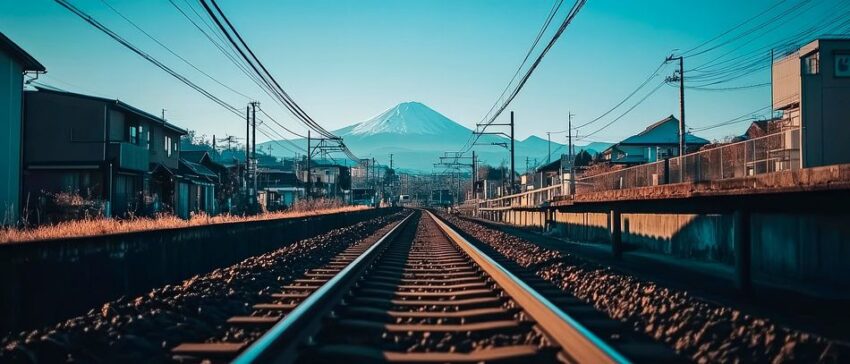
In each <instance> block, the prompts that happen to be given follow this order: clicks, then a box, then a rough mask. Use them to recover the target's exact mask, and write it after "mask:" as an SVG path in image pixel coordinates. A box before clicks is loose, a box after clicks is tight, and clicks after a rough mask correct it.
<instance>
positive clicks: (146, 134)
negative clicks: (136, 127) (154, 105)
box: [145, 129, 153, 150]
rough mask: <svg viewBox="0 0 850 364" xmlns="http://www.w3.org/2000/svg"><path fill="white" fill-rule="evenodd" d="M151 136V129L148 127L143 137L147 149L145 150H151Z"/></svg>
mask: <svg viewBox="0 0 850 364" xmlns="http://www.w3.org/2000/svg"><path fill="white" fill-rule="evenodd" d="M152 136H153V130H150V129H149V130H148V132H147V133H145V139H146V140H145V149H147V150H151V146H152V145H151V138H152Z"/></svg>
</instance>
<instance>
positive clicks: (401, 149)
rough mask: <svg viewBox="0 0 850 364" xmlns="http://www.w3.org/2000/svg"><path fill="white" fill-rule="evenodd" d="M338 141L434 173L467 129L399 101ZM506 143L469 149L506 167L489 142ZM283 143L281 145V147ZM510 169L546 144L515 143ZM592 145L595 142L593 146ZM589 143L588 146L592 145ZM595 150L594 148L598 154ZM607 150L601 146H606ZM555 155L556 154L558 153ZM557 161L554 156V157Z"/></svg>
mask: <svg viewBox="0 0 850 364" xmlns="http://www.w3.org/2000/svg"><path fill="white" fill-rule="evenodd" d="M333 133H334V134H336V135H338V136H340V137H342V138H343V139H344V140H345V144H346V145H347V146H348V147H349V148H350V149H351V150H352V151H353V152H354V153H355V154H357V155H358V156H359V157H361V158H367V157H369V158H371V157H374V158H375V159H377V160H378V162H379V163H381V164H387V163H388V162H389V155H390V154H393V164H394V165H395V166H396V167H397V168H398V169H401V170H408V171H417V172H428V173H430V172H431V171H432V170H433V169H434V163H437V162H438V157H439V156H441V155H443V152H446V151H456V150H458V149H459V148H460V147H462V146H463V145H464V144H465V143H466V142H467V140H468V139H469V137H470V135H471V134H472V130H470V129H468V128H466V127H465V126H463V125H461V124H459V123H457V122H455V121H454V120H451V119H449V118H448V117H446V116H445V115H443V114H440V113H439V112H437V111H435V110H433V109H431V108H430V107H428V106H426V105H424V104H422V103H419V102H404V103H401V104H398V105H396V106H393V107H391V108H389V109H387V110H385V111H384V112H382V113H380V114H378V115H377V116H375V117H373V118H371V119H369V120H366V121H362V122H359V123H354V124H352V125H349V126H347V127H344V128H342V129H338V130H335V131H333ZM509 141H510V140H509V139H508V138H504V137H500V136H494V135H486V136H482V137H481V138H480V140H479V143H480V144H485V145H482V146H478V147H476V148H475V150H476V153H477V154H478V155H479V156H480V159H481V160H482V161H483V162H485V163H487V164H491V165H499V164H500V163H505V164H506V165H508V164H510V155H509V153H508V150H507V149H505V148H503V147H500V146H498V145H493V143H508V142H509ZM291 142H292V143H295V144H297V145H300V146H302V147H303V146H306V144H307V143H306V140H303V139H295V140H291ZM281 144H284V145H285V143H281ZM515 144H516V150H517V153H516V169H517V171H520V172H522V171H524V170H525V164H526V158H528V161H529V165H530V166H532V167H533V166H534V164H535V160H536V161H537V163H538V164H539V163H542V162H545V160H546V155H547V151H548V148H549V143H548V142H547V140H546V139H543V138H540V137H537V136H531V137H528V138H526V139H525V140H522V141H516V142H515ZM593 144H596V143H593ZM593 144H591V145H593ZM258 146H262V148H263V150H271V154H272V155H275V156H278V157H284V156H285V157H291V156H292V155H293V152H292V151H287V150H285V149H284V148H282V147H281V146H280V145H278V143H275V142H266V143H262V144H260V145H258ZM551 147H552V151H553V155H555V154H556V153H555V150H556V149H559V148H560V150H564V149H565V148H563V145H562V144H559V143H556V142H552V146H551ZM597 148H601V146H594V151H595V152H599V151H601V150H602V149H604V148H602V149H599V150H597ZM606 148H607V146H606ZM557 155H560V154H559V153H558V154H557ZM554 158H557V157H554Z"/></svg>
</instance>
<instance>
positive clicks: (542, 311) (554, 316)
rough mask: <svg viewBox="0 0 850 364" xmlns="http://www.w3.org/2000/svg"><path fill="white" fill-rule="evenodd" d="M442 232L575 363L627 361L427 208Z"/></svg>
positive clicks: (627, 361)
mask: <svg viewBox="0 0 850 364" xmlns="http://www.w3.org/2000/svg"><path fill="white" fill-rule="evenodd" d="M427 213H428V214H429V215H430V216H431V218H433V219H434V221H436V223H437V226H439V227H440V229H441V230H442V231H443V233H445V235H446V236H447V237H448V238H449V240H451V241H452V242H454V243H455V244H457V245H458V247H460V248H461V250H463V251H464V252H465V253H466V254H467V255H468V256H469V257H470V258H471V259H472V260H473V261H474V262H475V263H477V264H478V265H479V267H481V269H482V270H483V271H484V272H486V273H487V274H488V275H489V276H490V278H492V279H493V281H495V282H496V284H498V285H499V286H500V287H501V288H502V290H503V291H505V293H507V294H508V295H509V296H510V297H511V298H512V299H513V300H514V301H515V302H516V303H517V304H518V305H519V306H520V307H522V309H523V311H525V312H526V313H527V314H528V315H529V316H531V318H532V319H534V321H535V322H536V323H537V325H538V326H539V327H540V328H541V329H542V330H543V331H544V332H546V334H548V335H549V337H550V338H552V340H554V341H555V342H556V343H557V344H558V345H559V346H560V347H561V350H562V351H563V352H564V353H565V354H566V355H567V356H569V357H570V359H573V361H575V362H577V363H630V361H629V360H628V359H626V358H625V357H624V356H623V355H622V354H620V353H619V352H617V351H616V350H615V349H614V348H612V347H611V346H609V345H608V344H607V343H605V342H604V341H603V340H602V339H600V338H599V337H598V336H596V335H595V334H593V333H592V332H590V331H589V330H588V329H587V328H585V327H584V326H583V325H581V324H580V323H579V322H577V321H576V320H575V319H573V318H572V317H570V315H568V314H567V313H566V312H564V311H563V310H561V309H559V308H558V307H557V306H555V305H554V304H553V303H552V302H551V301H549V300H548V299H546V298H545V297H543V295H541V294H540V293H538V292H537V291H536V290H534V289H533V288H531V287H530V286H528V285H527V284H526V283H525V282H523V281H522V280H521V279H520V278H518V277H517V276H515V275H514V274H512V273H511V272H510V271H508V270H507V269H505V268H504V267H502V265H501V264H499V263H498V262H496V261H495V260H493V259H492V258H490V257H489V256H487V255H486V254H485V253H484V252H482V251H481V250H480V249H478V248H477V247H475V246H474V245H472V243H470V242H469V241H468V240H466V239H465V238H464V237H463V236H461V235H460V234H459V233H458V232H457V231H455V230H454V229H452V228H451V227H450V226H449V225H448V224H446V223H445V222H443V221H442V220H441V219H440V218H438V217H437V216H436V215H434V214H433V213H431V212H430V211H427Z"/></svg>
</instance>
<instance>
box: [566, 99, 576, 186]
mask: <svg viewBox="0 0 850 364" xmlns="http://www.w3.org/2000/svg"><path fill="white" fill-rule="evenodd" d="M573 116H575V114H573V113H572V112H570V111H567V159H568V160H569V161H570V195H574V194H575V188H576V186H575V180H576V179H575V173H576V171H575V167H574V166H575V164H576V161H575V155H574V154H573Z"/></svg>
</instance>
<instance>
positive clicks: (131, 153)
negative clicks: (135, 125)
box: [109, 142, 150, 171]
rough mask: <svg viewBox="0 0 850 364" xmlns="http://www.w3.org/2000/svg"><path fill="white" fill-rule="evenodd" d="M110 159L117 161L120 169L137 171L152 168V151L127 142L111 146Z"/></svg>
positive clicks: (111, 144)
mask: <svg viewBox="0 0 850 364" xmlns="http://www.w3.org/2000/svg"><path fill="white" fill-rule="evenodd" d="M109 153H110V157H112V158H115V159H117V161H118V167H120V168H124V169H132V170H136V171H147V170H148V169H149V168H150V151H149V150H148V149H147V148H145V147H142V146H138V145H135V144H131V143H125V142H112V143H110V144H109Z"/></svg>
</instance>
